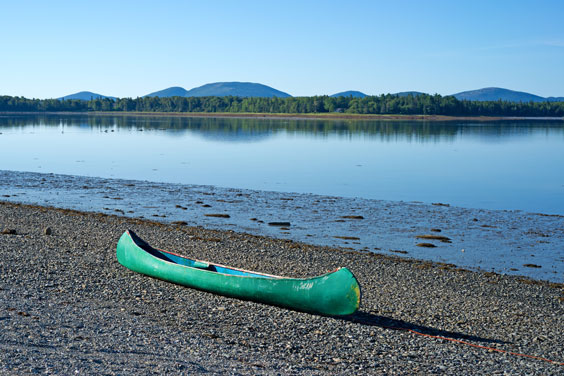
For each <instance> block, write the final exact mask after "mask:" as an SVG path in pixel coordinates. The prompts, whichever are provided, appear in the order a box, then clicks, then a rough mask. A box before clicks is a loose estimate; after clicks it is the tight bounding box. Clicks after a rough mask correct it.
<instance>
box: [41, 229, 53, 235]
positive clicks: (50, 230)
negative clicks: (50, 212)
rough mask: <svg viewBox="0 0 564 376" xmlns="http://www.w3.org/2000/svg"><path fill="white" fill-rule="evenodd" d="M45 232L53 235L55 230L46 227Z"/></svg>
mask: <svg viewBox="0 0 564 376" xmlns="http://www.w3.org/2000/svg"><path fill="white" fill-rule="evenodd" d="M43 233H44V234H45V235H52V234H53V230H52V229H51V227H45V229H44V230H43Z"/></svg>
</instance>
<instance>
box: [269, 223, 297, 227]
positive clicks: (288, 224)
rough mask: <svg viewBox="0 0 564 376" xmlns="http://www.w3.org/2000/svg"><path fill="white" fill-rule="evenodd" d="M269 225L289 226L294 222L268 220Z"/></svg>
mask: <svg viewBox="0 0 564 376" xmlns="http://www.w3.org/2000/svg"><path fill="white" fill-rule="evenodd" d="M268 225H269V226H281V227H288V226H291V225H292V224H291V223H290V222H268Z"/></svg>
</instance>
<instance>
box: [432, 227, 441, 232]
mask: <svg viewBox="0 0 564 376" xmlns="http://www.w3.org/2000/svg"><path fill="white" fill-rule="evenodd" d="M431 231H432V232H441V229H440V228H432V229H431Z"/></svg>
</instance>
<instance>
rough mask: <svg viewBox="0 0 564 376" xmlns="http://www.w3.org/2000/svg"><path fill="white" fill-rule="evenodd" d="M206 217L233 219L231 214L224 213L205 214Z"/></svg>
mask: <svg viewBox="0 0 564 376" xmlns="http://www.w3.org/2000/svg"><path fill="white" fill-rule="evenodd" d="M204 215H205V216H206V217H216V218H231V216H230V215H229V214H222V213H217V214H213V213H212V214H204Z"/></svg>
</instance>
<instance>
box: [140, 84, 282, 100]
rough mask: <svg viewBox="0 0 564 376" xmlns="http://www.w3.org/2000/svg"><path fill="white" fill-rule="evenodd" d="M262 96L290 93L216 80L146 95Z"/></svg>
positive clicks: (269, 96) (266, 87) (254, 85)
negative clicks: (191, 86) (192, 86)
mask: <svg viewBox="0 0 564 376" xmlns="http://www.w3.org/2000/svg"><path fill="white" fill-rule="evenodd" d="M229 95H232V96H234V97H262V98H272V97H279V98H288V97H291V95H290V94H288V93H284V92H283V91H280V90H276V89H274V88H271V87H270V86H266V85H263V84H256V83H252V82H214V83H211V84H206V85H203V86H200V87H196V88H193V89H190V90H186V89H184V88H181V87H170V88H168V89H164V90H161V91H155V92H154V93H150V94H147V95H145V96H146V97H173V96H178V97H225V96H229Z"/></svg>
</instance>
